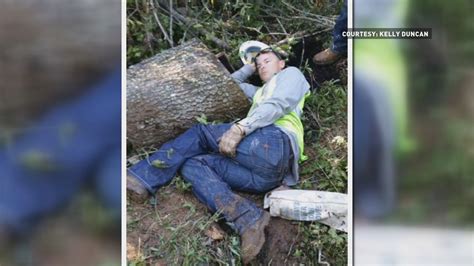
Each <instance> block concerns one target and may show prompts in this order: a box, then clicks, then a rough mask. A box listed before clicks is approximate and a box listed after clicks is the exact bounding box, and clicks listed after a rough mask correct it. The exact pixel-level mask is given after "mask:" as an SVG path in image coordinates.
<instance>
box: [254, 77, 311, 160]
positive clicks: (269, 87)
mask: <svg viewBox="0 0 474 266" xmlns="http://www.w3.org/2000/svg"><path fill="white" fill-rule="evenodd" d="M275 88H276V75H275V76H273V78H272V79H271V80H270V81H269V82H268V83H267V84H265V85H264V86H263V87H260V88H259V89H258V90H257V91H256V92H255V95H254V96H253V103H252V106H251V107H250V111H249V114H250V112H252V110H253V109H255V108H256V107H257V106H258V104H259V103H261V102H262V101H263V100H266V99H268V98H270V97H271V96H272V95H273V92H274V91H275ZM309 95H310V92H307V93H306V94H305V96H304V97H303V98H302V99H301V100H300V102H299V103H298V105H297V107H296V108H297V111H298V113H297V112H296V111H295V110H294V111H291V112H290V113H288V114H286V115H284V116H282V117H280V118H279V119H277V120H276V121H275V122H274V123H273V124H274V125H276V126H280V127H283V128H285V129H286V130H288V131H291V132H292V133H293V134H295V136H296V140H297V143H298V147H299V162H303V161H305V160H307V159H308V157H307V156H306V155H304V127H303V123H301V119H300V116H299V115H301V114H302V113H303V106H304V101H305V99H306V97H308V96H309ZM298 114H299V115H298Z"/></svg>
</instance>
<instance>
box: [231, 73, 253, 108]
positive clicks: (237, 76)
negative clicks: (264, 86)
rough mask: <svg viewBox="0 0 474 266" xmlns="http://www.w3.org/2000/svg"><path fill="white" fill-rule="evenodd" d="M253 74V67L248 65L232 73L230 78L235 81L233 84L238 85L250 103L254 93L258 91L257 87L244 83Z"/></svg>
mask: <svg viewBox="0 0 474 266" xmlns="http://www.w3.org/2000/svg"><path fill="white" fill-rule="evenodd" d="M253 72H255V66H254V65H249V64H248V65H244V66H243V67H241V68H240V69H239V70H237V71H235V72H234V73H232V75H231V76H232V78H233V79H234V80H235V82H237V84H239V86H240V88H241V89H242V91H243V92H244V93H245V95H246V96H247V98H248V99H249V101H252V98H253V95H254V94H255V91H256V90H257V89H258V87H257V86H254V85H252V84H249V83H245V80H247V78H248V77H250V76H251V75H252V74H253Z"/></svg>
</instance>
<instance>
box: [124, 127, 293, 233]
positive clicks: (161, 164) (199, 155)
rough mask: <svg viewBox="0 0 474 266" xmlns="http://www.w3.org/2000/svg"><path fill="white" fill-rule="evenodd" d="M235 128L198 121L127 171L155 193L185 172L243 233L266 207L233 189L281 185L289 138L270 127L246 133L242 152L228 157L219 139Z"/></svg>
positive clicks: (199, 194)
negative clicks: (221, 147)
mask: <svg viewBox="0 0 474 266" xmlns="http://www.w3.org/2000/svg"><path fill="white" fill-rule="evenodd" d="M230 127H231V124H221V125H195V126H193V127H192V128H191V129H189V130H187V131H186V132H185V133H183V134H182V135H180V136H179V137H177V138H176V139H174V140H172V141H169V142H167V143H165V144H164V145H163V146H162V147H161V148H160V150H158V151H157V152H156V153H154V154H153V155H152V156H150V157H149V158H148V159H145V160H143V161H141V162H139V163H138V164H136V165H134V166H132V167H130V168H129V170H128V171H129V173H130V174H132V175H134V176H135V177H137V179H139V180H140V181H141V182H142V183H143V184H144V185H145V186H146V187H147V189H148V190H149V191H150V192H151V193H155V192H156V191H157V189H158V188H160V187H161V186H163V185H165V184H167V183H169V182H170V181H171V180H172V179H173V177H174V176H175V175H176V173H177V172H178V171H179V170H181V175H182V176H183V178H184V179H185V180H187V181H188V182H190V183H191V184H192V187H193V192H194V194H195V195H196V197H197V198H198V199H199V200H200V201H201V202H203V203H205V204H206V206H207V207H208V208H209V209H210V210H211V211H212V212H217V211H219V212H221V214H222V215H223V216H224V218H225V219H226V220H227V221H229V222H232V223H233V224H234V225H235V227H236V229H237V231H238V232H240V233H242V232H243V231H244V230H245V229H246V228H247V227H248V226H250V225H252V224H253V223H254V222H255V221H256V220H257V219H259V218H260V217H261V215H262V210H260V209H259V208H257V206H256V205H255V204H254V203H253V202H251V201H249V200H247V199H245V198H242V197H240V196H239V195H237V194H235V193H233V192H232V189H234V190H239V191H246V192H253V193H262V192H267V191H269V190H271V189H273V188H275V187H277V186H278V185H280V183H281V181H282V179H283V177H284V176H285V174H286V173H287V172H288V171H289V158H290V142H289V139H288V137H287V136H286V134H285V133H283V132H282V131H281V130H280V129H278V128H277V127H275V126H273V125H271V126H267V127H264V128H260V129H257V130H256V131H254V132H253V133H252V134H250V135H248V136H246V137H245V138H244V139H243V140H242V141H241V143H240V144H239V146H238V147H237V156H236V157H235V158H229V157H225V156H223V155H221V154H219V144H218V140H219V139H220V138H221V137H222V135H223V134H224V133H225V132H226V131H227V130H228V129H229V128H230ZM157 166H158V167H157Z"/></svg>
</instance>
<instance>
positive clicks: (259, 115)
mask: <svg viewBox="0 0 474 266" xmlns="http://www.w3.org/2000/svg"><path fill="white" fill-rule="evenodd" d="M276 78H277V80H276V85H275V86H276V87H275V89H274V90H273V94H272V95H271V96H269V97H267V98H266V99H265V100H263V101H262V102H260V104H259V105H258V106H257V107H256V108H254V109H253V110H252V111H251V112H250V113H249V115H248V116H247V117H246V118H244V119H242V120H241V121H239V122H238V124H239V125H240V126H242V128H243V130H244V131H245V134H246V135H248V134H250V133H252V132H253V131H254V130H256V129H258V128H261V127H265V126H268V125H271V124H273V123H274V122H275V121H276V120H277V119H279V118H280V117H282V116H283V115H285V114H287V113H289V112H291V111H292V110H294V109H295V108H296V106H297V105H298V103H299V102H300V101H301V99H302V98H303V97H304V95H305V94H306V92H308V90H309V88H310V86H309V84H308V82H307V81H306V78H305V77H304V76H303V74H302V73H301V71H300V70H299V69H297V68H295V67H288V68H287V69H285V70H283V71H282V72H280V73H279V74H278V76H277V77H276ZM266 89H268V88H266Z"/></svg>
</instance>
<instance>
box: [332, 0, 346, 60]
mask: <svg viewBox="0 0 474 266" xmlns="http://www.w3.org/2000/svg"><path fill="white" fill-rule="evenodd" d="M343 31H347V1H344V6H343V7H342V9H341V13H340V14H339V17H338V18H337V20H336V25H335V26H334V30H333V32H332V35H333V41H332V42H333V44H332V47H331V50H333V51H334V52H336V53H340V54H346V53H347V38H346V37H342V32H343Z"/></svg>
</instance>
